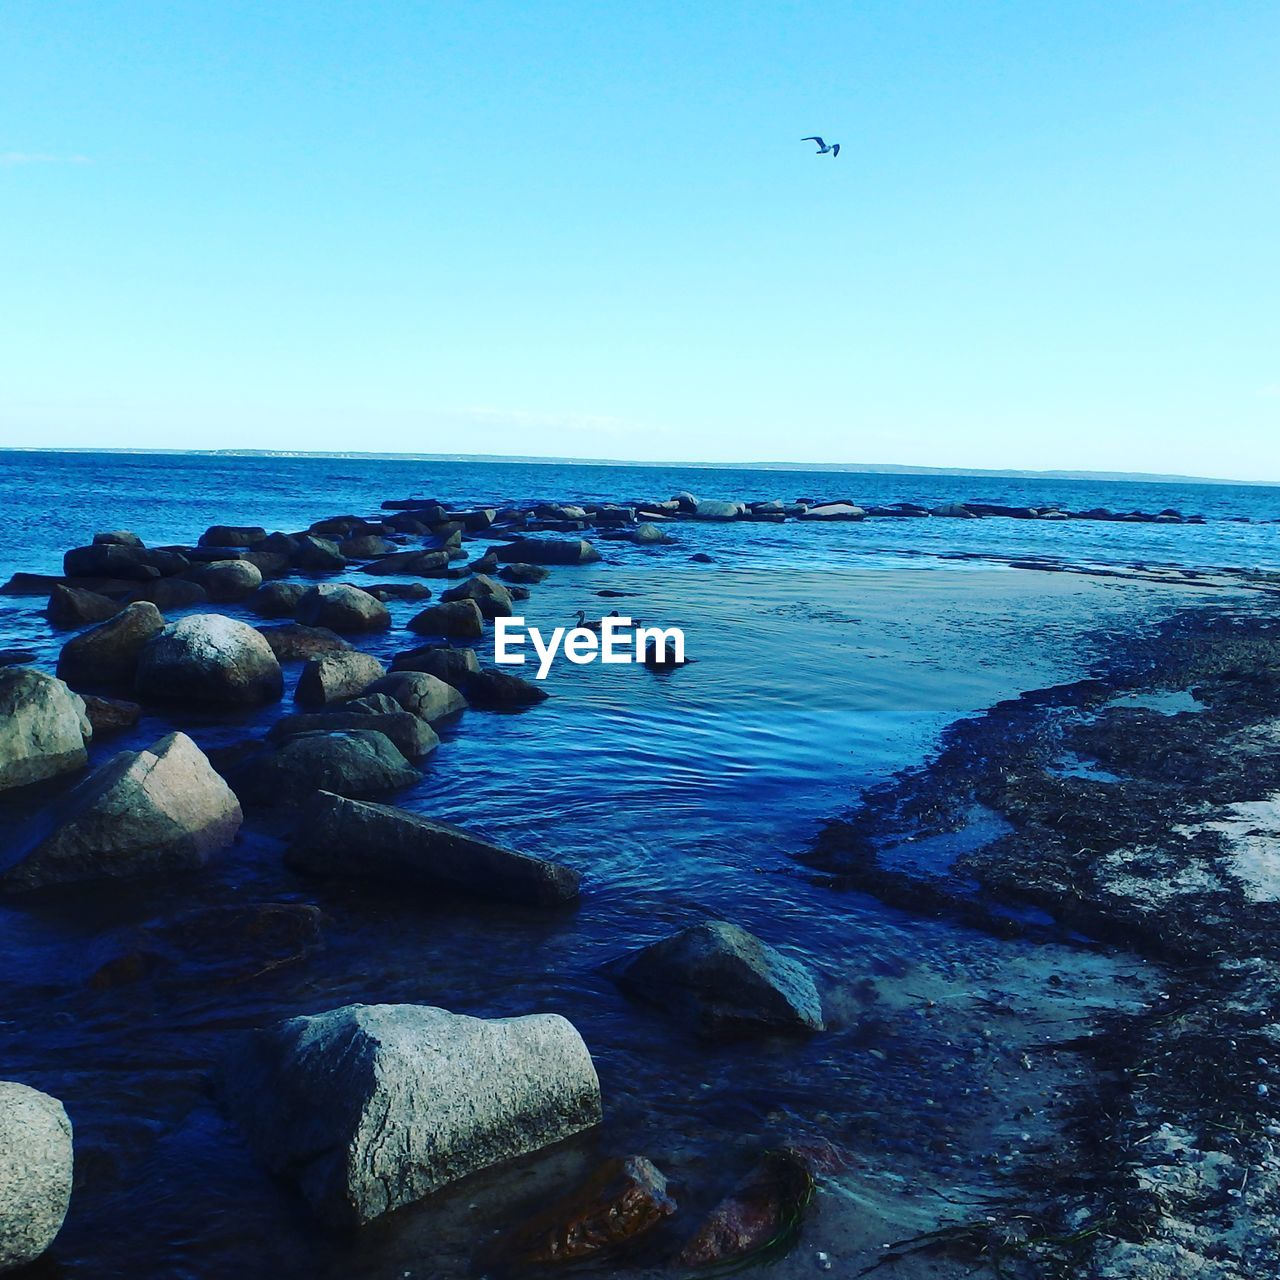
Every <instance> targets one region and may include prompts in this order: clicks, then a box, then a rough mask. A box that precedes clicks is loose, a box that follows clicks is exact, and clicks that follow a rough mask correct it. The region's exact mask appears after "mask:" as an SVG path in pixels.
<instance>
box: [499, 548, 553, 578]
mask: <svg viewBox="0 0 1280 1280" xmlns="http://www.w3.org/2000/svg"><path fill="white" fill-rule="evenodd" d="M495 555H496V552H495ZM498 576H499V577H500V578H502V579H504V580H505V581H506V582H518V583H521V584H523V585H530V584H533V583H538V582H542V581H543V580H544V579H546V578H549V577H550V576H551V570H550V569H546V568H544V567H543V566H542V565H540V564H520V563H519V562H516V563H513V564H508V565H506V566H504V567H503V568H502V569H499V570H498Z"/></svg>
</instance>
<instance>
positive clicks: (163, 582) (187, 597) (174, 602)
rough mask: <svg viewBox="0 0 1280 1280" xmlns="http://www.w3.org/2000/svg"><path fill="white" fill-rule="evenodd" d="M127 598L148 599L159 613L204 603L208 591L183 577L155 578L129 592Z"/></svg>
mask: <svg viewBox="0 0 1280 1280" xmlns="http://www.w3.org/2000/svg"><path fill="white" fill-rule="evenodd" d="M129 599H130V600H149V601H150V602H151V603H152V604H153V605H155V607H156V608H157V609H159V610H160V612H161V613H166V612H169V611H172V610H174V609H189V608H191V606H192V605H196V604H204V603H206V602H207V601H208V599H209V593H208V592H207V591H206V590H205V589H204V588H203V587H202V586H201V585H200V584H199V583H198V582H188V581H187V580H186V579H185V578H157V579H156V581H155V582H148V583H144V584H143V585H142V586H141V587H139V588H138V589H137V590H136V591H133V592H131V593H130V595H129Z"/></svg>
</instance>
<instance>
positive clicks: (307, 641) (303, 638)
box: [260, 622, 351, 662]
mask: <svg viewBox="0 0 1280 1280" xmlns="http://www.w3.org/2000/svg"><path fill="white" fill-rule="evenodd" d="M260 634H261V636H262V638H263V639H264V640H265V641H266V642H267V644H268V645H269V646H270V647H271V652H272V653H274V654H275V655H276V661H277V662H305V661H306V660H307V659H308V658H315V657H319V656H320V655H321V654H325V653H348V652H350V650H351V646H350V645H349V644H348V643H347V642H346V641H345V640H344V639H343V638H342V637H341V636H340V635H338V633H337V632H336V631H330V630H329V628H328V627H304V626H303V625H302V623H300V622H285V623H282V624H281V625H280V626H278V627H263V628H262V629H261V632H260Z"/></svg>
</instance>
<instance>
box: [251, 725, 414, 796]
mask: <svg viewBox="0 0 1280 1280" xmlns="http://www.w3.org/2000/svg"><path fill="white" fill-rule="evenodd" d="M420 777H421V775H420V774H419V773H418V771H417V770H416V769H415V768H414V767H413V766H412V765H411V764H410V763H409V761H408V760H406V759H405V757H404V755H403V754H402V753H401V752H400V751H399V750H398V749H397V748H396V745H395V743H393V742H392V741H391V739H390V738H388V737H387V735H386V734H385V733H379V732H378V731H377V730H374V729H334V730H332V731H329V730H327V729H326V730H321V731H319V732H312V733H298V734H294V735H293V736H291V737H286V738H283V739H280V740H279V741H278V742H277V743H276V744H275V745H274V746H271V747H268V748H267V749H266V750H264V751H260V752H257V753H255V754H254V755H252V756H249V757H248V758H247V759H246V760H245V761H243V762H242V763H241V764H240V766H239V767H237V768H236V769H235V770H234V771H233V772H232V774H231V783H232V786H234V787H235V789H236V793H237V794H238V795H239V796H240V797H241V798H242V799H244V800H246V801H248V802H249V803H250V804H261V805H278V804H297V803H299V802H300V801H302V800H305V799H307V798H308V797H309V796H311V795H313V794H314V793H315V792H317V791H332V792H334V793H335V794H336V795H342V796H356V797H363V796H377V795H382V794H384V793H385V792H387V791H396V790H398V789H399V788H401V787H411V786H412V785H413V784H414V783H415V782H417V781H418V780H419V778H420Z"/></svg>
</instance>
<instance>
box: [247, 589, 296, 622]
mask: <svg viewBox="0 0 1280 1280" xmlns="http://www.w3.org/2000/svg"><path fill="white" fill-rule="evenodd" d="M309 590H310V588H309V587H307V586H304V585H303V584H302V583H301V582H268V583H266V584H264V585H263V586H261V587H259V588H258V590H257V591H255V592H254V593H253V595H251V596H250V597H249V599H248V600H246V601H245V604H246V605H248V607H249V608H250V609H252V610H253V611H254V613H256V614H257V615H258V616H259V617H260V618H292V617H293V615H294V613H295V612H296V610H297V608H298V603H299V601H301V599H302V597H303V596H305V595H306V594H307V592H308V591H309Z"/></svg>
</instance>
